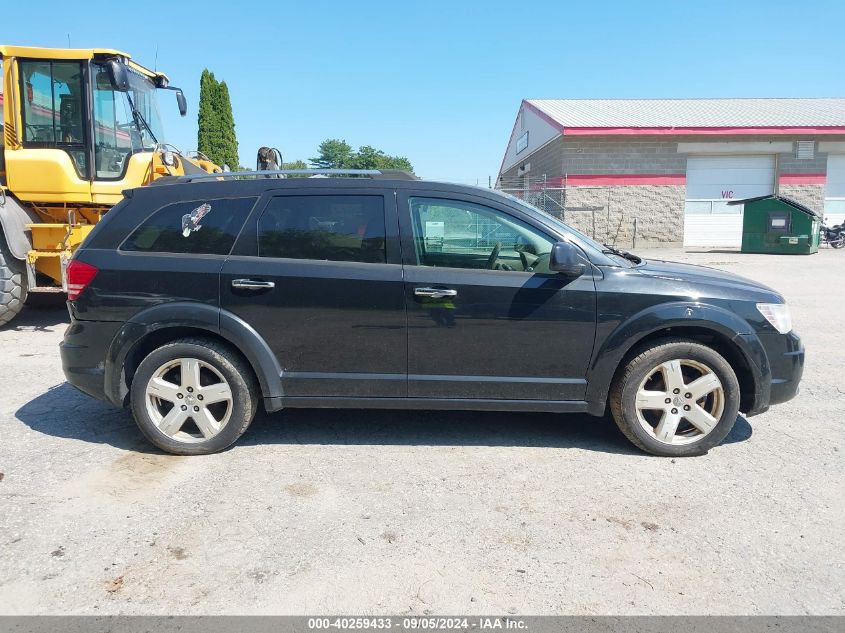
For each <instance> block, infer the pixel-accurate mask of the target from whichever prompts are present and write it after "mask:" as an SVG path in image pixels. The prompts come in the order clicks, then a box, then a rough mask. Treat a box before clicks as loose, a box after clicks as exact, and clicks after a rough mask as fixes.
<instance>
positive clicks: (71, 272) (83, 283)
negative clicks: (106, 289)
mask: <svg viewBox="0 0 845 633" xmlns="http://www.w3.org/2000/svg"><path fill="white" fill-rule="evenodd" d="M98 272H100V270H99V269H98V268H97V267H96V266H92V265H91V264H86V263H85V262H81V261H79V260H78V259H72V260H70V263H69V264H68V265H67V269H66V270H65V279H67V298H68V301H73V300H74V299H76V298H77V297H78V296H79V295H81V294H82V291H83V290H85V288H87V287H88V284H90V283H91V281H92V280H93V279H94V277H96V276H97V273H98Z"/></svg>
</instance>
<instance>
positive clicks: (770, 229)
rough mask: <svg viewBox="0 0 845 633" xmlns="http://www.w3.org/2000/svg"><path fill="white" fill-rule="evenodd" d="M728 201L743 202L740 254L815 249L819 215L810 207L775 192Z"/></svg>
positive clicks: (795, 252) (803, 252)
mask: <svg viewBox="0 0 845 633" xmlns="http://www.w3.org/2000/svg"><path fill="white" fill-rule="evenodd" d="M728 204H731V205H733V204H741V205H744V210H743V218H742V252H743V253H779V254H781V255H784V254H785V255H809V254H811V253H816V252H818V250H819V233H820V228H821V217H820V216H819V215H818V214H817V213H816V212H815V211H813V210H812V209H811V208H810V207H807V206H804V205H803V204H801V203H800V202H796V201H795V200H792V199H791V198H785V197H783V196H778V195H768V196H760V197H758V198H746V199H745V200H733V201H731V202H729V203H728Z"/></svg>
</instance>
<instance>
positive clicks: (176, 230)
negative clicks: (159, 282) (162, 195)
mask: <svg viewBox="0 0 845 633" xmlns="http://www.w3.org/2000/svg"><path fill="white" fill-rule="evenodd" d="M255 200H256V198H223V199H217V200H192V201H190V202H176V203H174V204H169V205H167V206H166V207H163V208H162V209H159V210H158V211H156V212H155V213H154V214H153V215H151V216H150V217H149V218H147V219H146V220H144V222H142V223H141V225H140V226H139V227H138V228H137V229H135V231H133V233H132V235H130V236H129V237H128V238H127V239H126V241H125V242H124V244H123V246H122V247H121V250H124V251H142V252H147V253H187V254H191V255H228V254H229V252H230V251H231V250H232V246H234V244H235V238H236V237H237V236H238V233H239V232H240V230H241V227H242V226H243V224H244V222H245V221H246V218H247V216H248V215H249V212H250V209H252V206H253V204H255Z"/></svg>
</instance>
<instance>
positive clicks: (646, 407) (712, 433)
mask: <svg viewBox="0 0 845 633" xmlns="http://www.w3.org/2000/svg"><path fill="white" fill-rule="evenodd" d="M739 399H740V391H739V382H738V381H737V378H736V374H735V373H734V371H733V369H732V368H731V366H730V364H729V363H728V362H727V361H726V360H725V359H724V357H722V356H721V355H720V354H719V353H717V352H716V351H715V350H713V349H711V348H710V347H707V346H706V345H702V344H700V343H694V342H692V341H686V340H666V341H662V342H659V343H657V344H655V345H653V346H652V347H648V348H645V349H643V350H642V351H641V352H640V353H639V354H637V355H636V356H635V357H634V358H632V359H631V360H630V361H629V362H628V363H627V365H626V366H625V368H624V369H623V371H622V373H621V374H620V375H619V376H617V378H616V380H615V382H614V384H613V386H612V388H611V392H610V410H611V412H612V413H613V418H614V419H615V420H616V424H617V425H618V426H619V428H620V430H621V431H622V432H623V433H624V434H625V435H626V437H628V439H629V440H631V441H632V442H633V443H634V444H635V445H636V446H638V447H639V448H641V449H642V450H644V451H646V452H649V453H652V454H654V455H661V456H666V457H685V456H691V455H703V454H704V453H706V452H707V451H708V450H710V449H711V448H713V447H714V446H716V445H717V444H719V442H721V441H722V440H723V439H724V438H725V436H726V435H727V434H728V433H730V431H731V429H732V428H733V425H734V423H735V422H736V416H737V413H738V411H739Z"/></svg>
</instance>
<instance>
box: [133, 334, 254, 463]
mask: <svg viewBox="0 0 845 633" xmlns="http://www.w3.org/2000/svg"><path fill="white" fill-rule="evenodd" d="M256 392H257V387H256V385H255V380H254V378H253V374H252V371H251V369H250V368H249V367H248V366H247V364H246V362H245V361H244V360H243V359H242V358H241V357H240V356H238V355H237V354H236V353H234V352H233V351H232V350H230V349H229V348H228V347H226V346H225V345H222V344H220V343H218V342H216V341H212V340H206V339H180V340H177V341H174V342H172V343H168V344H167V345H163V346H162V347H159V348H158V349H156V350H154V351H153V352H151V353H150V354H149V355H148V356H147V357H146V358H145V359H144V360H143V361H142V362H141V364H140V365H139V366H138V370H137V372H136V373H135V376H134V378H133V380H132V395H131V402H132V413H133V414H134V416H135V421H136V422H137V423H138V426H139V427H140V429H141V432H142V433H143V434H144V435H145V436H146V437H147V439H148V440H150V442H152V443H153V444H155V445H156V446H158V447H159V448H160V449H162V450H164V451H167V452H168V453H173V454H176V455H205V454H208V453H214V452H217V451H220V450H223V449H224V448H226V447H228V446H230V445H231V444H233V443H234V442H235V441H236V440H237V439H238V438H239V437H240V436H241V435H243V433H244V431H246V429H247V427H248V426H249V424H250V422H252V418H253V417H254V416H255V411H256V408H257V398H256V395H255V394H256Z"/></svg>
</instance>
